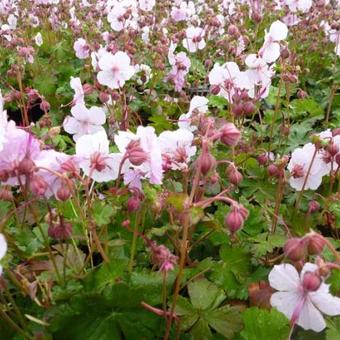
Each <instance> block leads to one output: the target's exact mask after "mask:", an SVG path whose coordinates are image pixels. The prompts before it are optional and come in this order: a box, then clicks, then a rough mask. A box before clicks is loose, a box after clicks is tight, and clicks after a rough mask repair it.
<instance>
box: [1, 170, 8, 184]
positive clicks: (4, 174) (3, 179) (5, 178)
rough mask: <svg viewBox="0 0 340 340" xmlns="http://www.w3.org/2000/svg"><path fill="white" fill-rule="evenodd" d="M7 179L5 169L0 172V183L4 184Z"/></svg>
mask: <svg viewBox="0 0 340 340" xmlns="http://www.w3.org/2000/svg"><path fill="white" fill-rule="evenodd" d="M8 178H9V173H8V171H7V170H6V169H1V170H0V182H6V181H7V180H8Z"/></svg>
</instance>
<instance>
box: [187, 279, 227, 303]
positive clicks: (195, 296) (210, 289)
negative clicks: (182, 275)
mask: <svg viewBox="0 0 340 340" xmlns="http://www.w3.org/2000/svg"><path fill="white" fill-rule="evenodd" d="M188 292H189V296H190V300H191V303H192V305H193V306H194V308H196V309H208V308H212V309H213V308H216V307H217V306H219V305H220V304H221V302H222V301H223V300H224V299H225V294H224V292H223V290H222V289H220V288H218V287H217V286H216V285H215V284H214V283H213V282H210V281H208V280H207V279H201V280H197V281H194V282H190V283H189V284H188Z"/></svg>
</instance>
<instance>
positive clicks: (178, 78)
mask: <svg viewBox="0 0 340 340" xmlns="http://www.w3.org/2000/svg"><path fill="white" fill-rule="evenodd" d="M175 49H176V45H174V44H173V43H171V45H170V48H169V53H168V59H169V63H170V65H171V66H172V69H171V71H170V73H169V74H168V75H167V78H166V79H168V80H171V81H172V82H173V84H174V85H175V90H176V91H178V92H179V91H181V90H182V88H183V86H184V83H185V76H186V75H187V74H188V72H189V69H190V66H191V62H190V59H189V58H188V57H187V55H186V53H184V52H179V53H178V54H174V51H175Z"/></svg>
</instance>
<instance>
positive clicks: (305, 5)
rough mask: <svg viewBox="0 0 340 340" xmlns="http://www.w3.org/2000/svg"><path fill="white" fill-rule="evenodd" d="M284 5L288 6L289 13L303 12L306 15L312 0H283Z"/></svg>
mask: <svg viewBox="0 0 340 340" xmlns="http://www.w3.org/2000/svg"><path fill="white" fill-rule="evenodd" d="M285 4H286V5H287V6H288V8H289V9H290V11H291V12H293V13H296V12H298V11H299V12H303V13H306V12H308V11H309V10H310V8H311V7H312V4H313V1H312V0H285Z"/></svg>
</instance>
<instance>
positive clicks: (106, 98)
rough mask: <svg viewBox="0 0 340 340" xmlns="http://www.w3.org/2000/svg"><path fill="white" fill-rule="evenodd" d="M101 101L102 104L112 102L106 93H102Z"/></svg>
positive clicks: (100, 95) (100, 94)
mask: <svg viewBox="0 0 340 340" xmlns="http://www.w3.org/2000/svg"><path fill="white" fill-rule="evenodd" d="M99 100H100V102H101V103H103V104H105V103H107V102H108V101H109V100H110V96H109V95H108V94H107V93H106V92H100V93H99Z"/></svg>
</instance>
